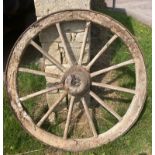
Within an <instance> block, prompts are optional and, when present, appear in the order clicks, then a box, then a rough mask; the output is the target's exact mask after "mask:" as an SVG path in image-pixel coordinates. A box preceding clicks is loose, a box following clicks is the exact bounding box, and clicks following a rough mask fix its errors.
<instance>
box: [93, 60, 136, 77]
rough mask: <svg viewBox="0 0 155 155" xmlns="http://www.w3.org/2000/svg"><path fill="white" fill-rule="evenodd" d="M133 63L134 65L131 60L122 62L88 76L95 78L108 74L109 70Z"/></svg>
mask: <svg viewBox="0 0 155 155" xmlns="http://www.w3.org/2000/svg"><path fill="white" fill-rule="evenodd" d="M133 63H134V60H133V59H131V60H128V61H125V62H122V63H120V64H117V65H113V66H110V67H108V68H104V69H101V70H99V71H96V72H93V73H91V74H90V76H91V77H95V76H97V75H100V74H103V73H106V72H109V71H111V70H114V69H117V68H120V67H124V66H127V65H130V64H133Z"/></svg>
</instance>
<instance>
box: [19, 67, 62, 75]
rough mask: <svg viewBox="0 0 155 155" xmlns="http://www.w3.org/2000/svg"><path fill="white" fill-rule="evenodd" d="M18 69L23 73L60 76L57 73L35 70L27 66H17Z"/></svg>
mask: <svg viewBox="0 0 155 155" xmlns="http://www.w3.org/2000/svg"><path fill="white" fill-rule="evenodd" d="M18 71H19V72H24V73H31V74H34V75H40V76H48V77H52V78H61V76H60V75H59V74H54V73H45V72H42V71H37V70H33V69H29V68H23V67H20V68H18Z"/></svg>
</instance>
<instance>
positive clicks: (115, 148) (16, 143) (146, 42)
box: [4, 10, 152, 155]
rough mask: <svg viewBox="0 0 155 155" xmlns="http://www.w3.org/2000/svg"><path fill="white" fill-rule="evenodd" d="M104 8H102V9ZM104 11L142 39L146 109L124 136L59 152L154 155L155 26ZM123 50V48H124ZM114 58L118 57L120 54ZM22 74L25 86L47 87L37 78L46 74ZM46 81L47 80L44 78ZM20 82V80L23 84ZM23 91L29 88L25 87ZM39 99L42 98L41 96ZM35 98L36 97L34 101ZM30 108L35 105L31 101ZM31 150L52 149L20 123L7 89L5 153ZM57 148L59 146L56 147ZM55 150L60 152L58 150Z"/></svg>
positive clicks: (5, 99) (66, 153)
mask: <svg viewBox="0 0 155 155" xmlns="http://www.w3.org/2000/svg"><path fill="white" fill-rule="evenodd" d="M98 11H100V12H103V11H101V10H98ZM104 13H106V14H108V15H110V16H112V17H113V18H115V19H116V20H118V21H119V22H121V23H122V24H123V25H124V26H126V27H127V28H128V29H129V30H130V31H131V33H133V34H134V35H135V37H136V39H137V40H138V43H139V45H140V47H141V49H142V52H143V55H144V60H145V64H146V68H147V76H148V91H147V92H148V95H147V99H146V102H145V106H144V109H143V111H142V113H141V115H140V117H139V120H138V121H137V123H136V124H135V125H134V126H133V127H132V129H131V130H130V131H129V132H128V133H127V134H125V135H124V136H122V137H120V138H118V139H117V140H115V141H114V142H112V143H109V144H107V145H104V146H102V147H100V148H97V149H94V150H90V151H86V152H81V153H70V152H59V154H64V155H74V154H79V155H151V154H152V153H151V152H152V38H151V36H152V30H151V28H150V27H148V26H146V25H144V24H142V23H140V22H138V21H137V20H135V19H133V18H132V17H128V16H126V15H125V14H123V13H116V12H115V13H114V12H111V11H108V10H104ZM120 50H121V49H120ZM114 61H117V57H116V58H115V60H114ZM28 78H29V79H30V80H27V78H26V76H20V79H21V81H22V83H21V87H22V85H23V83H24V85H26V86H27V87H28V88H26V91H27V90H29V91H31V90H32V89H34V88H41V87H43V86H42V85H43V84H42V83H41V84H37V83H36V81H43V79H42V78H39V79H36V78H35V77H33V76H31V77H28ZM44 82H45V81H44ZM19 86H20V84H19ZM22 93H23V94H24V93H25V90H24V89H22ZM38 100H39V99H38ZM31 102H33V100H32V101H31ZM29 105H30V106H29V107H28V108H31V106H32V105H31V104H29ZM32 114H33V113H32ZM31 150H39V151H37V152H32V153H29V154H31V155H44V154H45V152H46V153H47V152H48V151H47V150H49V147H48V146H45V145H44V144H42V143H40V142H38V141H37V140H35V139H34V138H32V137H31V136H29V135H28V134H27V133H26V132H25V131H24V130H23V129H22V127H21V126H20V124H19V122H18V121H17V120H16V118H15V116H14V114H13V112H12V110H11V108H10V105H9V99H8V97H7V94H6V91H5V89H4V154H6V155H7V154H8V155H9V154H17V153H22V152H27V151H31ZM53 150H55V149H53ZM53 154H58V153H57V152H55V153H53Z"/></svg>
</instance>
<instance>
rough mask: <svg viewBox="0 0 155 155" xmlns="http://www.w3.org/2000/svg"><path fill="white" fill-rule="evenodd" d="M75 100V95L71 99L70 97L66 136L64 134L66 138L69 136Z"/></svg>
mask: <svg viewBox="0 0 155 155" xmlns="http://www.w3.org/2000/svg"><path fill="white" fill-rule="evenodd" d="M74 100H75V97H74V96H72V97H71V99H70V105H69V110H68V115H67V121H66V125H65V129H64V136H63V138H64V139H66V138H67V134H68V127H69V124H70V120H71V114H72V110H73V104H74Z"/></svg>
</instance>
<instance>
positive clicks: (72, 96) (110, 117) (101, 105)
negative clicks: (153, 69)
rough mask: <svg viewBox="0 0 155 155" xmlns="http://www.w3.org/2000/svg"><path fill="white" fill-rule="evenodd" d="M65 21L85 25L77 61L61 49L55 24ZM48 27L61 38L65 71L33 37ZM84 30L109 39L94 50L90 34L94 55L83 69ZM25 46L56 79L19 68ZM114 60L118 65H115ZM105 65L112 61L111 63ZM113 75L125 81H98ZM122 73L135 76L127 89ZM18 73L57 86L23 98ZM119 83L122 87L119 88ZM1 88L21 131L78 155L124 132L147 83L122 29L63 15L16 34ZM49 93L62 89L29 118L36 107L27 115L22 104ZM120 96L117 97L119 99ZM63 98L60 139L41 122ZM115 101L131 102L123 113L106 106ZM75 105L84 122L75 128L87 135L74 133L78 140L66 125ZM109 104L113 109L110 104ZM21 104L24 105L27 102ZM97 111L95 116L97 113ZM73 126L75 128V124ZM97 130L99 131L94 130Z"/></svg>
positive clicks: (95, 16) (96, 18) (90, 17)
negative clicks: (4, 85) (43, 61)
mask: <svg viewBox="0 0 155 155" xmlns="http://www.w3.org/2000/svg"><path fill="white" fill-rule="evenodd" d="M71 21H82V22H84V23H85V25H86V28H85V35H84V38H83V43H82V47H81V50H80V51H79V53H80V54H79V59H78V60H77V61H73V59H72V53H70V52H69V51H68V49H67V46H66V42H65V40H64V36H63V35H62V29H61V28H62V27H61V25H62V24H63V23H65V22H71ZM52 25H53V26H55V27H56V28H57V30H58V34H59V35H60V38H61V39H62V40H61V41H62V43H63V46H64V49H65V52H66V55H67V58H68V62H70V66H69V68H67V67H65V66H63V65H62V64H61V62H59V61H57V60H56V59H55V57H54V56H52V55H49V54H48V53H47V52H46V51H45V50H44V49H43V48H42V47H41V46H40V45H39V43H38V42H37V39H36V38H37V36H38V35H39V33H40V32H41V31H43V30H45V29H46V28H48V27H49V26H52ZM93 25H94V26H93ZM90 27H91V31H92V30H93V28H96V27H100V28H101V29H102V28H103V29H102V30H107V31H108V32H109V35H107V37H105V39H104V41H103V43H104V45H103V46H102V47H98V43H99V41H98V40H96V39H93V35H94V34H92V40H93V41H92V43H91V44H95V46H94V47H95V48H94V49H95V50H96V53H95V54H94V53H91V51H90V54H91V58H90V61H89V62H88V63H87V64H83V63H82V62H83V57H84V54H85V45H86V40H87V34H88V31H89V29H90ZM95 32H96V31H95ZM100 34H101V33H100V32H99V33H98V34H96V36H97V38H98V37H99V35H100ZM102 34H103V36H106V32H103V33H102ZM123 44H124V45H125V46H124V48H123V49H122V50H121V51H119V48H120V47H119V46H120V45H122V46H123ZM117 45H118V46H117ZM29 46H31V47H33V48H34V49H36V50H37V51H38V52H39V53H41V54H42V55H43V56H44V57H45V58H46V59H48V60H49V61H50V62H51V63H52V64H54V65H55V66H56V67H57V68H58V69H59V70H60V74H59V75H58V74H56V73H55V71H54V70H53V71H51V72H49V73H48V75H47V73H45V72H43V71H40V70H38V69H32V68H31V69H30V67H29V65H27V68H23V67H21V66H22V65H21V64H22V60H24V55H25V54H26V53H24V52H27V51H26V50H27V49H28V48H29ZM127 50H128V52H127ZM111 51H115V54H113V55H115V56H114V58H113V59H112V54H111V55H110V56H107V55H109V53H108V52H111ZM117 54H119V56H118V57H119V59H117V56H116V55H117ZM125 54H128V55H129V57H126V56H124V55H125ZM102 57H103V59H102ZM104 57H106V58H104ZM115 57H116V58H115ZM118 60H119V61H120V62H118ZM110 61H113V63H112V62H110ZM106 62H108V63H106ZM104 63H105V65H104ZM95 66H96V67H95ZM123 68H124V69H125V71H123V70H121V69H123ZM131 70H132V71H131ZM117 71H118V72H119V73H121V74H122V75H124V74H126V77H127V78H125V79H122V80H120V81H119V82H117V78H116V77H115V81H116V82H114V83H113V82H112V80H111V81H106V80H104V79H109V78H110V75H111V77H114V76H115V75H118V74H117V73H116V72H117ZM128 72H132V73H131V74H133V76H134V77H135V79H134V80H132V81H130V83H132V84H130V83H129V84H128V80H127V79H128V78H129V77H128V76H130V74H128ZM133 72H135V73H133ZM22 74H23V76H24V77H25V80H26V81H28V80H29V79H28V78H31V77H37V76H42V77H45V76H49V77H52V78H57V79H59V82H58V83H55V84H54V85H52V86H51V87H49V88H45V89H42V90H38V89H36V90H37V91H36V90H34V91H35V92H32V91H29V92H28V93H29V94H25V95H24V96H23V92H20V88H18V87H20V85H21V83H18V75H19V76H22ZM27 75H30V76H27ZM31 75H33V76H31ZM120 79H121V77H120ZM122 81H123V82H124V83H126V84H123V85H122V84H121V82H122ZM35 82H36V81H35ZM35 82H34V83H35ZM38 82H40V80H38ZM6 83H7V91H8V94H9V96H10V100H11V107H12V108H13V110H14V112H15V114H16V116H17V118H18V120H19V121H20V123H21V124H22V126H23V127H24V128H25V129H26V130H27V131H28V132H29V133H30V134H31V135H33V136H34V137H35V138H37V139H38V140H40V141H42V142H43V143H45V144H48V145H50V146H53V147H56V148H60V149H64V150H69V151H82V150H88V149H92V148H95V147H98V146H101V145H103V144H106V143H108V142H111V141H113V140H115V139H116V138H118V137H119V136H121V135H122V134H124V133H126V132H127V131H128V130H129V129H130V128H131V126H132V125H133V124H134V123H135V121H136V120H137V118H138V116H139V114H140V112H141V110H142V108H143V104H144V101H145V97H146V83H147V82H146V70H145V65H144V60H143V57H142V54H141V51H140V49H139V47H138V45H137V43H136V41H135V40H134V38H133V36H132V35H131V34H130V33H129V32H128V30H127V29H126V28H124V27H123V26H122V25H121V24H120V23H118V22H117V21H115V20H113V19H112V18H110V17H108V16H107V15H104V14H100V13H97V12H93V11H88V10H69V11H61V12H58V13H54V14H51V15H49V16H46V17H45V18H43V19H41V20H39V21H37V22H35V23H34V24H33V25H31V26H30V27H29V28H28V29H27V30H26V31H25V32H24V33H23V34H22V35H21V37H20V38H19V39H18V41H17V42H16V44H15V46H14V48H13V50H12V53H11V55H10V58H9V61H8V65H7V70H6ZM32 84H33V83H32ZM43 84H44V82H41V83H39V84H38V85H37V87H39V86H40V87H41V86H42V85H43ZM130 85H132V87H130ZM133 85H134V86H133ZM23 87H24V88H26V87H27V85H24V86H23ZM40 89H41V88H40ZM22 90H23V89H22ZM55 90H63V91H62V94H61V96H60V98H57V100H56V101H55V102H54V103H53V104H52V106H51V107H49V108H48V109H46V111H44V112H43V113H42V114H41V116H40V117H39V119H34V118H33V117H32V113H33V112H34V111H35V110H36V108H34V107H35V105H32V106H31V107H29V109H30V111H29V110H28V109H26V108H25V107H26V105H25V103H24V102H26V101H29V100H32V99H33V98H35V97H38V96H39V95H43V94H46V93H48V92H51V91H55ZM107 90H108V91H109V92H110V91H112V93H111V94H112V96H106V95H105V94H106V93H107ZM23 91H24V90H23ZM102 93H103V94H102ZM121 93H122V94H123V95H120V94H121ZM67 95H69V99H68V100H69V104H68V110H67V113H66V116H64V118H65V120H64V122H65V123H64V125H63V126H61V129H60V130H59V131H60V132H62V134H56V133H55V130H52V129H53V128H54V127H53V126H52V124H51V127H50V129H51V130H49V127H47V126H46V123H47V120H48V117H49V115H50V114H51V112H52V111H54V110H55V108H56V109H57V111H58V110H59V106H60V105H61V104H62V103H61V102H65V101H66V100H64V98H65V97H66V96H67ZM86 96H87V97H88V99H87V98H86ZM118 96H119V98H121V97H122V98H123V97H124V96H125V97H126V96H130V98H131V103H130V104H129V105H128V106H127V108H126V110H123V111H122V110H120V108H119V107H122V106H124V105H123V103H117V102H116V100H115V99H114V100H112V101H111V102H108V97H109V98H110V97H118ZM76 100H78V101H79V102H80V105H79V106H80V108H81V109H83V115H84V116H85V119H86V121H87V125H88V127H87V126H85V125H82V124H81V126H82V128H80V130H81V133H82V132H83V131H82V130H84V131H85V132H87V131H88V132H89V133H90V134H89V135H87V136H86V137H85V136H84V135H82V136H80V134H79V137H78V135H76V136H72V134H73V133H74V131H72V132H70V130H71V127H70V125H71V124H74V123H76V122H75V121H74V120H72V117H76V116H75V115H74V113H75V111H74V108H73V106H75V104H76V103H77V101H76ZM120 100H121V99H120ZM37 101H38V100H37ZM122 101H123V99H122ZM38 102H39V101H38ZM89 102H91V103H89ZM113 102H114V103H115V104H113ZM124 102H125V101H124ZM26 104H27V105H28V104H29V103H26ZM78 104H79V103H78ZM65 105H66V104H65ZM66 106H67V105H66ZM91 106H92V107H93V106H94V107H96V109H101V110H96V111H95V112H94V113H96V114H94V113H93V112H92V114H91V113H90V110H89V108H90V107H91ZM125 106H126V105H125ZM32 109H33V112H32ZM102 110H103V111H104V112H103V113H102V112H101V111H102ZM98 112H99V114H97V113H98ZM99 115H100V118H101V119H102V118H103V119H102V121H99V122H97V121H98V120H97V119H98V118H99V117H97V116H99ZM95 116H96V118H95ZM106 121H107V122H109V123H110V125H109V126H108V127H107V126H106V125H105V124H104V125H102V123H104V122H106ZM112 122H113V123H112ZM100 123H101V124H100ZM77 125H80V122H79V124H77ZM101 126H102V127H101ZM100 127H101V128H102V129H103V130H102V129H100ZM76 128H78V126H74V128H73V125H72V129H73V130H76ZM104 129H105V130H104Z"/></svg>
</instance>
